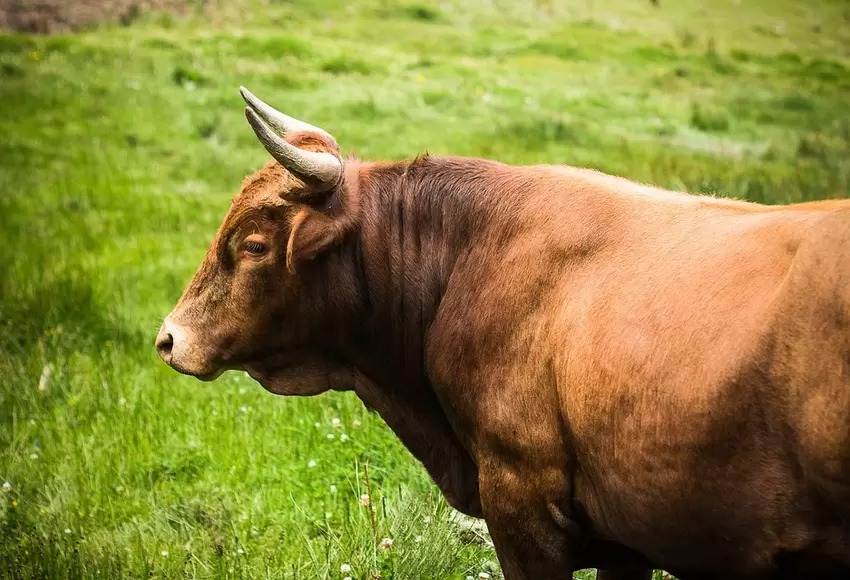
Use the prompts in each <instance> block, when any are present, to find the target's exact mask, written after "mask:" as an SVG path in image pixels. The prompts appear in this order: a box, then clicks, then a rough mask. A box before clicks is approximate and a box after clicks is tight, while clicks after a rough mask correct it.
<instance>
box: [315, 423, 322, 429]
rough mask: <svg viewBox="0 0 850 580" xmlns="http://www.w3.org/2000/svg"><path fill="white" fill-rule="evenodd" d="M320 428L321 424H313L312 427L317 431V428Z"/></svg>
mask: <svg viewBox="0 0 850 580" xmlns="http://www.w3.org/2000/svg"><path fill="white" fill-rule="evenodd" d="M321 426H322V424H321V423H319V422H318V421H316V422H315V423H313V427H315V428H316V429H318V428H319V427H321Z"/></svg>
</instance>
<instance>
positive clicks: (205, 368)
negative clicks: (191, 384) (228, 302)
mask: <svg viewBox="0 0 850 580" xmlns="http://www.w3.org/2000/svg"><path fill="white" fill-rule="evenodd" d="M155 345H156V351H157V352H158V353H159V356H160V358H161V359H162V360H163V361H165V364H167V365H168V366H170V367H171V368H173V369H174V370H175V371H177V372H179V373H183V374H184V375H192V376H194V377H197V378H199V379H201V380H203V381H211V380H213V379H216V378H218V376H219V375H221V373H222V371H223V370H224V369H222V368H211V366H210V365H209V361H201V360H196V359H199V358H203V357H198V354H199V353H198V352H197V349H196V348H192V345H191V344H190V341H189V336H188V333H187V332H186V330H185V329H184V328H183V327H182V326H180V325H179V324H176V323H174V321H173V320H171V317H170V316H169V317H168V318H166V319H165V322H163V324H162V327H161V328H160V329H159V333H158V334H157V335H156V342H155Z"/></svg>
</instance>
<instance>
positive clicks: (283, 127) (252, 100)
mask: <svg viewBox="0 0 850 580" xmlns="http://www.w3.org/2000/svg"><path fill="white" fill-rule="evenodd" d="M239 93H240V94H241V95H242V98H243V99H245V102H246V103H248V106H249V107H251V108H252V109H254V111H255V112H256V113H257V114H258V115H259V116H260V118H261V119H262V120H263V121H265V122H266V124H268V126H269V127H271V128H272V129H273V130H274V131H275V133H277V134H278V135H280V136H281V137H286V136H287V135H288V134H289V133H297V132H298V131H310V132H313V133H318V134H319V135H321V136H322V137H324V138H325V139H327V140H329V141H330V142H331V143H332V144H333V145H334V146H336V144H337V143H336V139H334V137H333V135H331V134H330V133H328V132H327V131H325V130H324V129H322V128H321V127H316V126H315V125H311V124H310V123H305V122H304V121H299V120H298V119H295V118H293V117H290V116H289V115H287V114H286V113H281V112H280V111H278V110H277V109H275V108H274V107H272V106H271V105H269V104H268V103H266V102H264V101H262V100H260V99H258V98H257V97H256V95H254V93H252V92H251V91H249V90H248V89H246V88H245V87H239Z"/></svg>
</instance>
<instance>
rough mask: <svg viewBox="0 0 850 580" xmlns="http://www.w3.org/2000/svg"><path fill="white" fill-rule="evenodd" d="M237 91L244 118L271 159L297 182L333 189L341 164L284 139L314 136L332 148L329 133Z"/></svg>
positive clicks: (332, 157) (327, 156) (325, 155)
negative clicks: (299, 134)
mask: <svg viewBox="0 0 850 580" xmlns="http://www.w3.org/2000/svg"><path fill="white" fill-rule="evenodd" d="M239 90H240V92H241V93H242V97H243V98H244V99H245V102H246V103H248V107H247V108H246V109H245V117H246V118H247V119H248V123H250V124H251V127H252V128H253V129H254V133H256V134H257V137H258V138H259V139H260V142H261V143H262V144H263V146H264V147H265V148H266V151H268V152H269V153H270V154H271V155H272V157H274V158H275V159H277V160H278V162H279V163H280V164H281V165H283V166H284V167H286V168H287V169H288V170H289V171H291V172H292V173H294V174H295V175H296V176H297V177H299V178H301V179H306V180H308V181H311V182H319V183H320V184H322V185H325V186H327V187H328V188H330V187H333V186H334V185H336V183H337V182H338V181H339V177H340V174H341V173H342V163H341V162H340V160H339V158H338V157H337V156H336V155H333V154H331V153H324V152H318V151H306V150H304V149H300V148H298V147H295V146H294V145H291V144H290V143H288V142H287V141H286V139H284V136H286V134H287V133H294V132H297V131H310V132H313V133H318V134H319V135H320V136H322V137H324V138H326V139H327V140H329V141H330V143H332V144H333V145H336V140H334V138H333V137H332V136H331V135H330V134H329V133H327V132H326V131H324V130H322V129H320V128H318V127H314V126H313V125H310V124H309V123H305V122H304V121H299V120H298V119H293V118H292V117H290V116H289V115H285V114H283V113H281V112H280V111H278V110H275V109H274V108H272V107H271V106H269V105H267V104H266V103H264V102H263V101H261V100H260V99H258V98H257V97H255V96H254V95H252V94H251V92H250V91H248V89H246V88H245V87H241V88H240V89H239Z"/></svg>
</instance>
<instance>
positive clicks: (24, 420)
mask: <svg viewBox="0 0 850 580" xmlns="http://www.w3.org/2000/svg"><path fill="white" fill-rule="evenodd" d="M200 4H202V3H198V5H200ZM220 4H222V6H217V7H216V6H211V7H210V8H209V11H208V13H207V15H206V16H204V15H202V14H195V15H193V16H189V17H187V18H185V19H180V18H176V17H172V16H162V15H143V16H142V17H140V18H138V19H137V20H136V21H134V22H133V23H132V25H130V26H128V27H122V26H120V25H115V26H106V27H102V28H100V29H96V30H92V31H88V32H85V33H82V34H79V35H74V36H57V37H50V38H45V37H33V36H24V35H3V36H0V224H1V225H2V227H1V228H0V325H2V328H0V481H3V482H8V484H9V485H8V486H5V487H4V489H3V490H2V491H0V576H2V577H11V578H66V577H72V578H92V577H114V578H126V577H150V576H154V577H180V576H183V575H191V576H198V577H205V578H206V577H229V578H241V577H245V578H261V577H270V578H316V577H320V578H321V577H326V578H342V576H343V574H341V573H340V572H339V568H340V565H341V564H343V563H348V564H350V565H351V566H352V569H353V573H352V577H354V578H377V576H375V573H376V572H377V573H380V575H381V577H383V578H397V579H408V578H434V579H438V578H460V579H464V578H465V577H467V576H473V577H475V578H477V576H478V573H479V572H480V571H489V572H490V573H492V574H493V576H494V577H495V576H496V575H497V574H496V573H497V570H498V567H497V565H496V563H495V562H496V560H495V555H494V553H493V551H492V549H491V548H490V546H489V544H488V543H487V541H486V538H481V537H479V536H478V535H477V534H475V533H473V532H472V531H470V530H469V524H468V523H467V522H465V521H462V520H458V519H457V518H456V517H455V516H454V515H453V514H452V512H451V510H449V509H448V508H447V506H446V504H445V503H444V502H443V500H442V499H441V498H440V496H439V493H438V492H437V490H436V488H435V487H434V486H433V485H432V484H431V483H430V482H429V480H428V478H427V475H426V474H425V473H424V470H423V469H422V468H421V467H420V466H419V465H418V464H417V463H416V462H415V460H413V458H412V457H411V456H410V455H409V454H408V453H407V452H406V451H405V450H404V448H403V447H402V446H401V444H400V443H399V442H398V441H397V440H396V439H395V437H394V436H393V434H392V433H391V432H390V431H389V430H388V429H387V428H386V427H385V426H384V424H383V423H382V421H381V420H380V418H378V417H376V416H373V415H371V414H369V413H367V412H366V411H365V410H364V409H363V408H362V406H361V405H360V404H359V402H358V401H357V400H356V399H355V398H354V397H353V396H351V395H338V394H331V395H324V396H321V397H318V398H315V399H282V398H276V397H273V396H272V395H270V394H268V393H266V392H265V391H263V390H262V389H261V388H260V387H259V386H257V385H255V384H253V383H252V382H251V381H250V380H249V379H247V378H246V377H244V376H237V375H229V376H225V377H223V378H222V379H220V380H219V381H218V382H216V383H214V384H202V383H199V382H196V381H194V380H192V379H189V378H185V377H180V376H178V375H177V374H176V373H174V372H173V371H171V370H169V369H168V368H166V367H165V365H163V364H161V363H160V362H159V361H158V359H157V357H156V354H155V353H154V350H153V348H152V342H153V337H154V334H155V332H156V329H157V328H158V326H159V323H160V321H161V318H162V316H164V315H165V314H166V313H167V312H168V311H169V310H170V309H171V307H172V305H173V304H174V303H175V301H176V300H177V298H178V296H179V294H180V292H181V289H182V287H183V285H184V284H185V282H186V281H187V280H188V279H189V277H190V276H191V274H192V272H193V271H194V269H195V267H196V266H197V265H198V264H199V263H200V261H201V259H202V257H203V255H204V252H205V250H206V247H207V244H208V243H209V241H210V240H211V238H212V236H213V234H214V233H215V230H216V228H217V226H218V224H219V221H220V219H221V218H222V216H223V215H224V213H225V211H226V209H227V206H228V202H229V199H230V196H232V195H233V193H234V192H235V190H236V188H237V187H238V184H239V183H240V180H241V179H242V177H243V176H244V175H245V174H246V173H249V172H250V171H252V170H253V169H256V168H258V167H259V166H260V165H261V164H262V163H263V162H264V160H265V158H266V155H265V152H264V151H263V150H262V147H261V146H260V145H259V144H258V143H256V141H255V138H254V136H253V134H252V133H251V131H250V129H249V128H248V127H247V125H246V124H245V122H244V120H243V117H242V112H241V110H242V105H241V102H240V99H239V96H238V93H237V91H236V87H237V86H238V85H240V84H244V85H246V86H248V87H250V88H251V89H252V90H253V91H255V92H256V94H258V95H260V96H261V97H262V98H264V99H267V100H269V101H270V102H271V103H272V104H274V105H276V106H278V107H279V108H281V109H284V110H286V111H287V112H290V113H291V114H293V115H295V116H298V117H302V118H304V119H305V120H308V121H310V122H312V123H315V124H319V125H321V126H324V127H325V128H327V129H328V130H330V131H331V132H333V133H334V134H335V135H336V136H337V138H338V140H339V142H340V143H341V144H342V145H343V148H344V149H345V150H346V151H347V152H356V153H358V154H359V155H361V156H362V157H365V158H393V159H397V158H402V157H409V156H413V155H415V154H417V153H420V152H422V151H425V150H428V151H431V152H435V153H455V154H465V155H478V156H486V157H493V158H497V159H501V160H504V161H508V162H515V163H536V162H556V163H569V164H573V165H584V166H592V167H596V168H599V169H601V170H604V171H607V172H611V173H616V174H619V175H624V176H627V177H630V178H632V179H636V180H639V181H645V182H651V183H654V184H657V185H660V186H664V187H670V188H677V189H689V190H692V191H698V192H711V193H715V194H719V195H730V196H737V197H746V198H749V199H753V200H756V201H761V202H766V203H787V202H795V201H803V200H810V199H820V198H828V197H844V196H847V195H848V193H850V183H848V179H850V177H849V176H850V112H848V102H850V53H848V50H850V49H848V47H849V46H850V9H848V8H847V6H846V3H844V2H841V1H838V0H817V1H814V2H808V3H800V2H793V1H791V0H771V1H768V0H742V1H741V2H740V3H736V2H734V1H732V0H728V1H727V0H722V1H721V0H718V1H715V2H712V3H711V5H710V6H709V5H707V3H705V2H699V1H697V0H682V1H680V2H676V3H673V2H666V1H664V0H662V2H661V7H660V8H655V7H653V6H652V5H651V4H650V3H649V2H630V3H620V2H614V1H613V0H595V1H590V0H587V1H586V2H578V3H570V6H569V8H567V7H564V6H563V5H562V3H557V2H531V1H522V2H507V1H504V0H497V1H492V2H491V1H485V0H480V1H479V0H473V1H471V2H469V1H466V0H464V1H461V0H449V1H447V2H441V3H439V4H434V3H425V2H405V3H394V2H390V1H388V0H370V1H367V2H360V3H357V4H356V5H355V4H354V3H351V2H342V1H337V0H323V1H320V2H311V3H306V2H288V1H285V0H269V1H267V2H262V3H260V2H257V1H256V0H240V1H239V2H232V3H227V5H226V6H224V4H225V3H220ZM307 4H309V5H307ZM621 4H628V5H627V6H625V7H621V6H620V5H621ZM334 418H338V419H339V420H340V422H341V428H335V427H334V426H333V425H332V419H334ZM343 433H345V434H346V435H347V436H348V440H346V441H343V440H342V439H343V438H342V434H343ZM329 435H333V436H334V438H333V439H330V438H329V437H328V436H329ZM313 462H315V464H314V463H313ZM367 466H368V481H367V477H366V475H365V472H366V468H367ZM332 486H335V487H333V488H332ZM367 486H369V488H371V493H372V505H373V507H374V511H369V510H368V509H366V508H364V507H362V506H360V504H359V498H360V496H361V494H362V493H365V492H366V490H367ZM332 489H335V491H332ZM372 516H374V517H372ZM384 537H391V538H392V539H393V540H394V545H393V547H392V549H390V550H382V549H380V548H379V547H377V542H379V541H380V540H381V539H382V538H384Z"/></svg>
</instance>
